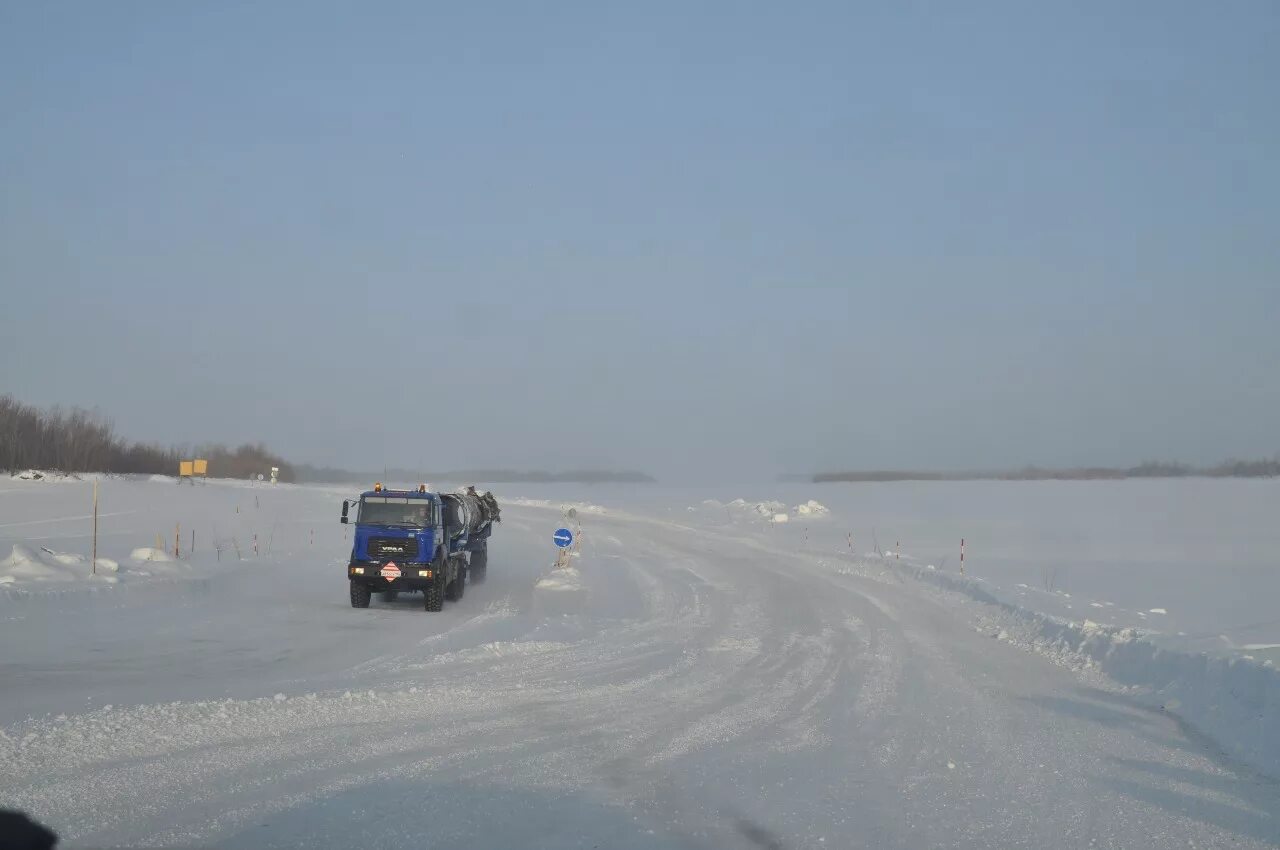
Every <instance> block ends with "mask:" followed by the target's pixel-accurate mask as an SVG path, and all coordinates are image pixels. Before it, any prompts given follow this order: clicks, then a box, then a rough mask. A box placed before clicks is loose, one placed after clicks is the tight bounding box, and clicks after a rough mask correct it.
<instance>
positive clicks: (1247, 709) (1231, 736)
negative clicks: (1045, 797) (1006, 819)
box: [866, 553, 1280, 776]
mask: <svg viewBox="0 0 1280 850" xmlns="http://www.w3.org/2000/svg"><path fill="white" fill-rule="evenodd" d="M866 559H867V560H869V561H870V560H874V561H876V562H878V563H884V564H885V566H886V568H890V569H897V570H900V571H902V572H905V573H907V574H908V575H910V576H912V577H914V578H916V579H918V580H920V581H922V582H925V583H928V584H931V585H934V586H935V587H938V588H940V589H942V590H944V591H951V592H956V593H960V594H963V595H964V596H966V597H968V598H970V599H972V600H975V601H977V602H980V603H983V604H984V606H985V608H984V609H983V610H982V611H981V613H979V614H978V616H977V618H976V622H977V627H978V629H979V631H981V632H983V633H985V634H987V635H989V636H990V637H992V638H995V639H997V640H1000V641H1003V642H1005V643H1009V644H1012V645H1014V646H1018V647H1019V648H1021V649H1025V650H1028V651H1031V652H1035V653H1037V654H1039V655H1042V656H1045V657H1046V658H1048V659H1049V660H1051V661H1052V662H1054V663H1055V664H1058V665H1060V666H1063V667H1068V668H1071V669H1075V670H1097V671H1099V672H1101V673H1103V674H1104V675H1106V676H1107V677H1108V678H1109V679H1111V680H1112V681H1113V682H1115V683H1116V684H1118V685H1120V686H1121V687H1122V688H1124V689H1125V691H1126V692H1128V693H1129V694H1130V695H1132V696H1134V697H1136V698H1138V699H1139V700H1141V701H1143V702H1145V703H1146V704H1148V705H1150V706H1152V707H1153V708H1157V709H1159V710H1160V711H1166V712H1169V713H1170V714H1173V715H1175V716H1177V717H1178V718H1180V719H1181V720H1183V721H1184V722H1186V723H1187V724H1189V725H1190V726H1192V727H1194V728H1195V729H1196V730H1198V731H1199V732H1201V733H1202V734H1204V735H1207V736H1208V737H1210V738H1212V739H1213V740H1214V741H1216V742H1217V743H1218V744H1219V745H1220V746H1222V748H1223V750H1224V751H1225V752H1226V753H1228V754H1229V755H1230V756H1231V757H1232V758H1234V759H1237V760H1238V761H1240V762H1242V763H1244V764H1248V765H1250V766H1251V767H1254V768H1257V769H1259V770H1262V771H1263V772H1265V773H1267V774H1269V775H1271V776H1280V669H1277V667H1276V665H1275V664H1274V663H1273V662H1272V661H1263V662H1261V663H1259V662H1258V661H1256V660H1254V659H1253V658H1251V657H1248V656H1234V657H1219V656H1213V655H1210V654H1208V653H1203V652H1184V651H1180V650H1177V649H1170V648H1167V647H1161V646H1158V645H1156V644H1155V643H1152V642H1151V641H1150V640H1148V639H1147V638H1146V636H1145V635H1144V633H1143V632H1142V631H1140V630H1138V629H1134V628H1120V627H1115V626H1106V625H1101V624H1099V623H1095V622H1093V621H1092V620H1088V619H1086V620H1084V621H1083V622H1075V621H1071V620H1064V619H1061V618H1057V617H1053V616H1050V615H1047V614H1040V613H1036V612H1034V611H1031V610H1029V609H1026V608H1022V607H1020V606H1017V605H1013V604H1010V603H1007V602H1003V601H1001V600H999V599H997V598H996V597H994V596H992V595H991V593H989V592H988V591H987V590H986V589H985V588H984V587H983V586H982V583H981V581H977V580H973V579H968V578H962V577H960V576H955V575H949V574H947V573H944V572H942V571H940V570H937V569H935V568H934V566H933V565H932V564H929V565H926V566H920V565H918V564H914V563H911V562H910V561H909V560H903V561H898V560H895V559H894V558H893V556H892V555H891V554H885V555H879V554H876V553H868V554H867V555H866ZM1151 611H1152V613H1165V612H1164V609H1160V608H1153V609H1151Z"/></svg>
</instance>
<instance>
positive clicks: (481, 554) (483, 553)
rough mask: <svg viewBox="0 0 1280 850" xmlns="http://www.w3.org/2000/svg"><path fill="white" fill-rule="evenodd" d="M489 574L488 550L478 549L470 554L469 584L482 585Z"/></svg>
mask: <svg viewBox="0 0 1280 850" xmlns="http://www.w3.org/2000/svg"><path fill="white" fill-rule="evenodd" d="M488 572H489V550H488V549H480V550H477V551H475V552H472V553H471V569H470V573H471V583H472V584H484V580H485V578H486V577H487V575H486V574H487V573H488Z"/></svg>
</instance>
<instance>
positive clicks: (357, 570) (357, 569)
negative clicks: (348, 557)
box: [351, 567, 364, 576]
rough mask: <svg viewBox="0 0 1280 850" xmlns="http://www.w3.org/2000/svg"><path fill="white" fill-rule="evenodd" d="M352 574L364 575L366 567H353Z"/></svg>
mask: <svg viewBox="0 0 1280 850" xmlns="http://www.w3.org/2000/svg"><path fill="white" fill-rule="evenodd" d="M351 574H352V575H353V576H362V575H364V567H352V568H351Z"/></svg>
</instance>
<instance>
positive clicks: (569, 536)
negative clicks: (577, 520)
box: [551, 528, 573, 568]
mask: <svg viewBox="0 0 1280 850" xmlns="http://www.w3.org/2000/svg"><path fill="white" fill-rule="evenodd" d="M551 540H552V541H553V542H554V543H555V544H556V546H558V547H559V548H560V551H559V553H558V554H557V555H556V567H557V568H560V567H564V566H567V565H568V562H569V559H568V557H567V556H568V554H569V547H570V546H572V545H573V532H572V531H570V530H569V529H567V528H557V529H556V533H555V534H553V535H551Z"/></svg>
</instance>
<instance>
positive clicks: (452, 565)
mask: <svg viewBox="0 0 1280 850" xmlns="http://www.w3.org/2000/svg"><path fill="white" fill-rule="evenodd" d="M352 507H355V508H356V509H357V514H356V517H355V527H356V528H355V535H354V539H353V541H352V544H351V557H350V559H349V561H348V564H347V578H348V579H349V580H350V583H351V607H352V608H368V607H369V600H370V599H371V598H372V597H373V594H374V593H381V594H382V598H383V600H384V601H387V602H390V601H393V600H394V599H395V598H396V596H397V595H398V594H400V593H401V592H409V593H416V592H418V591H421V592H422V594H423V597H424V600H425V601H424V603H423V608H424V609H425V610H427V611H440V610H442V609H443V608H444V601H445V600H446V599H449V600H454V601H456V600H458V599H461V598H462V594H463V591H464V590H465V589H466V585H467V578H468V576H469V577H470V579H471V582H472V583H473V584H480V583H482V582H483V581H484V580H485V578H486V576H487V574H488V570H489V537H490V536H491V535H492V534H493V526H494V523H497V522H501V512H500V510H499V508H498V501H497V499H495V498H494V496H493V494H492V493H489V492H485V493H483V494H481V493H477V492H476V490H475V488H474V487H468V488H467V489H466V490H463V491H460V492H457V493H432V492H428V491H427V487H426V485H425V484H422V485H419V486H418V487H417V489H414V490H391V489H387V488H385V487H383V486H382V485H381V484H375V485H374V487H373V489H372V490H366V491H365V492H363V493H361V494H360V498H359V499H356V500H351V499H347V500H344V501H343V502H342V518H341V522H343V523H350V521H351V518H350V511H351V508H352Z"/></svg>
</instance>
